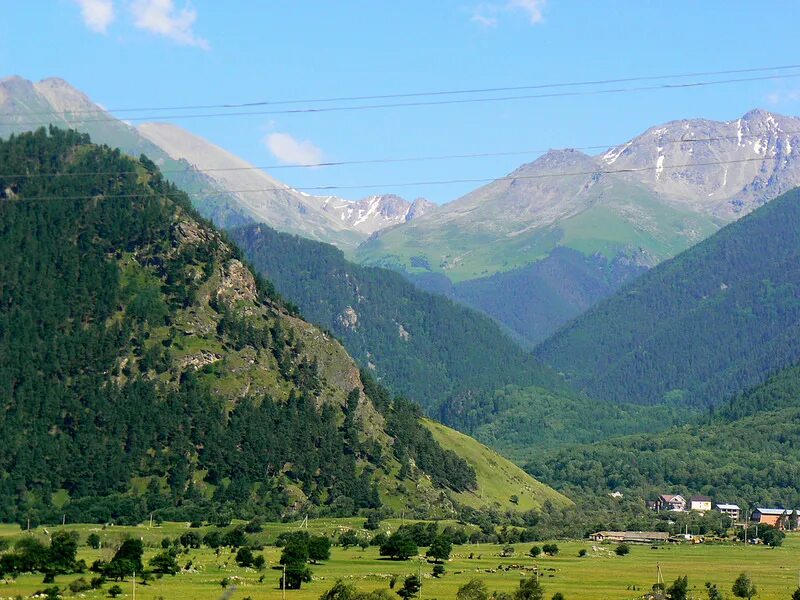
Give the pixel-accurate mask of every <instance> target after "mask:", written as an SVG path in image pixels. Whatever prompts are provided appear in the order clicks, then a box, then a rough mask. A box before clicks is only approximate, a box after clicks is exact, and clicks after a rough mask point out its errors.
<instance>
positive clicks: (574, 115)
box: [0, 0, 800, 202]
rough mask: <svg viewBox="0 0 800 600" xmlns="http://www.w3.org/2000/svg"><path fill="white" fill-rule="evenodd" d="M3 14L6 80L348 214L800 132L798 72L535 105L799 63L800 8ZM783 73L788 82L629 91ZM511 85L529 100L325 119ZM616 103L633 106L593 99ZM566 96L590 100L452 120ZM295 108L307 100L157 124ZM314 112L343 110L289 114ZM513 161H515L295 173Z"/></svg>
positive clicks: (78, 5) (540, 0)
mask: <svg viewBox="0 0 800 600" xmlns="http://www.w3.org/2000/svg"><path fill="white" fill-rule="evenodd" d="M0 11H1V12H0V15H2V18H0V77H4V76H10V75H19V76H22V77H24V78H26V79H31V80H34V81H38V80H40V79H43V78H46V77H61V78H63V79H65V80H67V81H68V82H70V83H71V84H72V85H74V86H75V87H77V88H78V89H80V90H82V91H83V92H85V93H86V94H87V95H89V96H90V97H91V98H92V99H93V100H94V101H95V102H98V103H99V104H101V105H102V106H104V107H106V108H108V109H110V110H112V112H113V114H115V115H116V116H118V117H120V118H128V119H132V123H134V124H135V123H138V122H140V121H138V120H137V119H144V120H158V119H163V120H166V121H168V122H172V123H175V124H177V125H180V126H182V127H184V128H186V129H188V130H189V131H191V132H193V133H195V134H198V135H201V136H203V137H205V138H207V139H208V140H210V141H212V142H213V143H215V144H217V145H219V146H221V147H223V148H225V149H226V150H229V151H231V152H233V153H234V154H237V155H239V156H241V157H242V158H244V159H246V160H248V161H249V162H251V163H253V164H254V165H258V166H269V167H271V168H270V169H269V172H270V174H271V175H273V176H274V177H276V178H277V179H279V180H281V181H284V182H286V183H288V184H290V185H292V186H294V187H297V188H312V187H317V186H341V187H342V188H343V189H341V190H337V191H336V192H335V193H337V194H338V195H341V196H344V197H349V198H353V199H355V198H359V197H363V196H366V195H368V194H371V193H390V192H391V193H398V194H400V195H402V196H404V197H407V198H409V199H412V198H415V197H419V196H424V197H426V198H428V199H431V200H433V201H435V202H447V201H450V200H454V199H455V198H457V197H458V196H460V195H462V194H464V193H466V192H467V191H469V190H471V189H474V188H475V187H477V184H475V183H470V182H460V183H446V184H442V183H436V182H442V181H453V180H463V179H482V178H494V177H500V176H503V175H505V174H507V173H508V172H510V171H512V170H513V169H515V168H516V167H518V166H519V165H521V164H523V163H525V162H530V161H532V160H534V159H535V158H536V156H537V153H535V152H532V151H533V150H545V149H548V148H583V147H587V146H603V147H611V146H614V145H617V144H620V143H623V142H625V141H626V140H628V139H630V138H631V137H633V136H635V135H638V134H639V133H642V132H643V131H644V130H646V129H647V128H648V127H651V126H654V125H657V124H660V123H663V122H666V121H669V120H673V119H682V118H694V117H705V118H711V119H718V120H733V119H736V118H738V117H739V116H741V115H742V114H744V113H745V112H747V111H748V110H750V109H752V108H755V107H761V108H765V109H768V110H771V111H774V112H778V113H782V114H793V115H797V114H800V68H797V69H793V70H792V69H789V70H783V71H768V72H766V71H765V72H754V73H744V74H738V75H715V76H703V75H697V76H693V77H683V78H672V79H662V80H647V81H644V80H643V81H635V82H621V83H613V84H595V85H580V86H567V87H550V88H541V89H530V86H543V85H544V86H547V85H551V84H561V83H581V82H587V81H598V80H610V79H627V78H637V77H660V76H667V75H670V76H671V75H681V74H689V73H699V72H712V71H727V70H740V69H752V68H761V67H774V66H784V65H794V64H798V65H800V52H799V51H798V50H797V46H796V43H795V41H794V40H795V33H796V26H797V24H798V21H799V20H800V5H798V4H797V2H796V1H778V0H775V1H770V0H763V1H761V2H749V1H745V0H740V1H735V0H734V1H732V0H727V1H724V2H723V1H715V0H706V1H704V2H697V1H696V0H695V1H675V0H671V1H670V2H663V1H652V2H651V1H647V0H631V1H628V2H625V1H621V0H620V1H612V0H608V1H603V0H591V1H590V0H483V1H481V0H476V1H472V0H403V1H397V0H393V1H388V0H363V1H362V0H349V1H348V0H340V1H332V0H327V1H326V0H317V1H313V2H312V1H305V0H293V1H290V0H281V1H279V0H260V1H257V0H225V1H221V0H193V1H192V2H186V1H185V0H27V1H25V2H21V1H19V0H0ZM774 75H792V76H791V77H785V78H783V79H772V80H760V81H746V82H734V83H727V84H719V85H709V86H699V87H690V88H678V89H674V88H673V89H663V88H661V89H654V90H631V89H630V88H635V87H646V86H654V85H663V84H664V83H680V82H684V83H686V82H706V81H716V80H720V79H731V78H747V77H757V76H762V77H763V76H774ZM519 87H528V88H529V89H524V90H502V91H497V92H484V93H480V94H475V93H463V94H457V95H427V96H406V97H395V98H388V99H380V100H339V101H326V100H330V99H334V98H352V97H363V96H383V95H389V96H396V95H400V94H416V93H426V94H429V93H432V92H440V91H453V90H474V89H485V88H519ZM609 89H623V90H624V91H622V92H620V93H598V92H600V91H603V90H609ZM567 91H569V92H576V91H581V92H582V93H581V94H580V95H573V96H557V97H548V98H542V97H538V98H523V99H520V98H516V99H506V100H493V101H481V102H473V101H470V102H459V103H453V102H451V101H452V100H464V99H470V100H473V99H478V98H498V97H508V96H523V95H526V96H531V95H539V96H541V95H542V94H553V93H563V92H567ZM294 100H303V101H307V100H308V101H309V102H304V103H295V104H276V105H273V106H265V105H261V106H255V107H248V108H238V109H204V110H194V109H185V108H176V109H174V110H161V111H159V110H155V109H157V108H163V107H186V106H197V105H219V104H243V103H251V102H265V101H269V102H285V101H294ZM442 100H445V101H448V103H446V104H438V105H420V104H421V103H424V102H432V101H434V102H435V101H442ZM413 103H416V104H417V105H414V106H392V107H384V108H371V109H358V110H354V109H352V107H356V106H362V105H365V104H368V105H372V104H413ZM323 107H324V108H342V107H346V108H348V110H327V111H322V112H311V113H309V112H299V113H298V112H295V113H287V112H286V110H287V109H297V108H323ZM123 109H141V110H135V111H125V110H123ZM220 112H221V113H225V114H224V115H223V116H215V117H195V118H188V117H187V116H186V115H197V114H208V113H220ZM235 112H258V113H261V114H249V115H241V114H240V115H238V116H236V115H232V114H231V113H235ZM267 112H271V113H275V114H264V113H267ZM165 117H166V118H165ZM510 152H517V153H520V154H514V155H507V156H483V157H473V158H459V159H440V160H414V161H406V162H382V163H366V164H364V163H361V164H350V165H343V166H329V167H311V168H308V167H303V166H300V167H298V166H297V165H308V164H316V163H320V162H335V161H370V160H375V159H397V158H419V157H430V156H451V155H463V154H487V153H488V154H493V153H510ZM587 152H589V153H600V152H601V150H600V149H598V150H587ZM278 167H279V168H278ZM409 183H411V184H414V185H404V184H409Z"/></svg>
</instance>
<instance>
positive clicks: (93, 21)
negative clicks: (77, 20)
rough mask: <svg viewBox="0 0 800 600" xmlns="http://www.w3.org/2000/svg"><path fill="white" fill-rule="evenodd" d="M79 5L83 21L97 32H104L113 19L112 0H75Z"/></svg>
mask: <svg viewBox="0 0 800 600" xmlns="http://www.w3.org/2000/svg"><path fill="white" fill-rule="evenodd" d="M75 2H76V3H77V4H78V6H80V7H81V17H83V23H84V24H85V25H86V27H88V28H89V29H91V30H92V31H96V32H97V33H105V32H106V30H107V29H108V26H109V25H110V24H111V22H112V21H113V20H114V2H113V0H75Z"/></svg>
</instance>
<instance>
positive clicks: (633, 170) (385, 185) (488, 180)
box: [22, 156, 783, 200]
mask: <svg viewBox="0 0 800 600" xmlns="http://www.w3.org/2000/svg"><path fill="white" fill-rule="evenodd" d="M779 158H783V157H777V156H764V157H758V158H741V159H734V160H719V161H708V162H701V163H685V164H679V165H661V166H658V165H657V166H655V167H630V168H625V169H594V170H591V171H572V172H561V173H538V174H536V175H507V176H505V177H488V178H470V179H445V180H441V179H440V180H430V181H407V182H399V183H373V184H358V185H324V186H309V187H298V188H294V187H290V186H284V187H278V186H275V187H267V188H257V189H249V190H223V191H220V192H192V193H188V194H187V195H188V196H199V197H213V196H224V195H226V194H255V193H262V192H272V191H284V192H285V191H330V190H358V189H368V188H397V187H414V186H421V185H451V184H457V183H491V182H494V181H517V180H530V179H547V178H552V177H576V176H584V175H586V176H588V175H616V174H624V173H641V172H646V171H666V170H671V169H685V168H690V167H711V166H719V165H731V164H741V163H749V162H758V161H765V160H778V159H779ZM181 193H185V192H181ZM148 195H152V196H156V197H158V196H164V195H167V194H164V193H161V194H156V193H152V194H108V195H104V194H95V195H92V196H29V197H25V196H23V197H22V199H24V200H92V199H102V200H107V199H124V198H141V197H143V196H148Z"/></svg>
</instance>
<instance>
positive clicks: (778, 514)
mask: <svg viewBox="0 0 800 600" xmlns="http://www.w3.org/2000/svg"><path fill="white" fill-rule="evenodd" d="M752 519H753V521H754V522H756V523H764V524H766V525H772V526H773V527H777V528H778V529H792V528H793V527H794V528H796V527H797V511H796V510H795V509H791V508H756V509H755V510H754V511H753V517H752Z"/></svg>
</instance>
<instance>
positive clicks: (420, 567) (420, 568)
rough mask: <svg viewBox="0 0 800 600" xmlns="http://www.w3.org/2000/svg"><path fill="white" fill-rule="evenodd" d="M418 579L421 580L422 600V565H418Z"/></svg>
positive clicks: (420, 595)
mask: <svg viewBox="0 0 800 600" xmlns="http://www.w3.org/2000/svg"><path fill="white" fill-rule="evenodd" d="M417 579H419V596H418V597H419V598H420V600H421V599H422V563H419V564H418V565H417Z"/></svg>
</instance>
